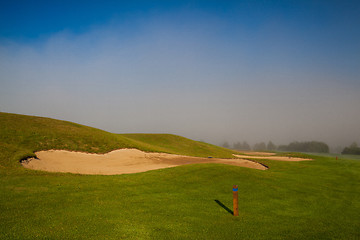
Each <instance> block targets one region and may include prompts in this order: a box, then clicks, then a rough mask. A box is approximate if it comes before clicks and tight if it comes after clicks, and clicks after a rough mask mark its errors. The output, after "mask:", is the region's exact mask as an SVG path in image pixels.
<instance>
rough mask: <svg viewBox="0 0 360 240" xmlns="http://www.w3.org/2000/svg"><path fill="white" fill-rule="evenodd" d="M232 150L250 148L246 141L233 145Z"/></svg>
mask: <svg viewBox="0 0 360 240" xmlns="http://www.w3.org/2000/svg"><path fill="white" fill-rule="evenodd" d="M233 149H235V150H251V147H250V145H249V144H248V143H247V142H246V141H243V142H242V143H241V142H237V143H234V144H233Z"/></svg>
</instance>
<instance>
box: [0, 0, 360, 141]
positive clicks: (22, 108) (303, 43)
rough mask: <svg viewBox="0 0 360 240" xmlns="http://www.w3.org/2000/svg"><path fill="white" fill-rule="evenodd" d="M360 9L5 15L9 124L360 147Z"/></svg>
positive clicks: (19, 9)
mask: <svg viewBox="0 0 360 240" xmlns="http://www.w3.org/2000/svg"><path fill="white" fill-rule="evenodd" d="M359 12H360V1H350V0H312V1H306V0H304V1H295V0H286V1H285V0H274V1H263V0H262V1H256V0H244V1H241V0H239V1H215V0H208V1H186V0H183V1H171V0H169V1H156V0H155V1H137V0H134V1H91V0H88V1H17V0H14V1H1V2H0V111H2V112H10V113H19V114H27V115H36V116H43V117H51V118H56V119H61V120H68V121H72V122H77V123H81V124H84V125H88V126H92V127H96V128H100V129H103V130H106V131H110V132H113V133H172V134H178V135H181V136H184V137H188V138H191V139H194V140H202V141H206V142H210V143H215V144H221V143H222V142H224V141H228V142H230V143H232V142H237V141H247V142H248V143H250V144H254V143H257V142H262V141H263V142H268V141H269V140H271V141H273V142H274V143H275V144H288V143H289V142H291V141H312V140H315V141H324V142H326V143H328V144H329V145H330V146H331V147H337V146H342V147H344V146H348V145H350V144H351V143H352V142H354V141H355V142H358V143H359V144H360V28H359V22H360V16H359Z"/></svg>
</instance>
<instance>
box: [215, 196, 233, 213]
mask: <svg viewBox="0 0 360 240" xmlns="http://www.w3.org/2000/svg"><path fill="white" fill-rule="evenodd" d="M214 201H215V202H216V203H217V204H219V205H220V207H222V208H223V209H225V210H226V211H227V212H228V213H230V214H231V215H234V212H233V211H232V210H231V209H230V208H228V207H227V206H225V205H224V204H223V203H222V202H220V201H219V200H217V199H215V200H214Z"/></svg>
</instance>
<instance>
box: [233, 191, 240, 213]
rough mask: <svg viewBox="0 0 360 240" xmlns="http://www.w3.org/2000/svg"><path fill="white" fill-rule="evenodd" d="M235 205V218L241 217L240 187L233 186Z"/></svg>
mask: <svg viewBox="0 0 360 240" xmlns="http://www.w3.org/2000/svg"><path fill="white" fill-rule="evenodd" d="M233 205H234V216H239V204H238V186H237V185H234V186H233Z"/></svg>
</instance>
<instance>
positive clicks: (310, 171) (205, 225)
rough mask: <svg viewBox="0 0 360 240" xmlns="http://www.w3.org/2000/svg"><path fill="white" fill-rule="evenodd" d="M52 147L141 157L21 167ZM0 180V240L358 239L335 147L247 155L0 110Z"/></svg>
mask: <svg viewBox="0 0 360 240" xmlns="http://www.w3.org/2000/svg"><path fill="white" fill-rule="evenodd" d="M57 150H62V151H64V152H65V153H66V154H70V153H72V154H75V153H76V154H88V155H90V156H95V155H99V156H103V158H101V157H100V158H99V159H100V160H99V159H97V160H94V161H95V162H92V163H91V164H92V165H91V166H93V167H91V168H95V167H96V166H95V165H96V164H97V163H98V164H101V162H103V161H105V158H106V156H107V154H112V152H114V151H115V152H116V151H128V152H129V151H130V152H131V154H138V155H137V156H140V157H138V158H137V161H138V162H131V159H134V155H127V156H130V157H129V158H127V165H131V169H132V170H131V171H128V172H126V171H123V172H121V171H120V172H119V173H114V172H111V171H107V170H106V171H107V172H106V171H105V170H104V172H105V173H103V172H101V170H99V172H96V171H92V172H91V169H90V170H89V171H90V172H86V171H85V172H82V168H83V167H88V168H89V166H90V163H89V164H86V158H83V159H82V160H81V161H82V165H76V166H77V167H76V168H74V169H73V170H72V171H74V172H72V171H70V170H66V168H64V169H65V170H64V171H62V172H61V171H56V169H55V170H54V169H52V170H51V171H46V169H45V170H34V169H31V168H27V167H24V165H26V164H28V163H31V161H43V160H42V158H41V156H40V154H39V155H38V156H37V153H42V152H43V153H44V152H47V153H50V152H58V151H57ZM127 154H130V153H127ZM63 156H66V155H63ZM121 156H122V155H120V157H117V159H118V160H119V161H120V160H121V159H122V157H121ZM124 156H125V155H124ZM142 156H144V157H142ZM165 157H167V158H166V160H164V158H165ZM124 158H125V157H124ZM276 158H278V159H276ZM72 159H73V158H72ZM74 159H75V158H74ZM141 159H146V160H147V161H148V162H146V164H147V165H146V167H143V169H142V170H139V171H135V170H134V171H133V169H136V164H139V169H140V164H143V162H141V161H142V160H141ZM286 159H290V160H286ZM291 159H293V161H291ZM297 159H300V160H302V159H303V160H305V161H300V160H299V161H295V160H297ZM44 160H45V159H44ZM56 160H58V162H60V163H61V161H62V159H61V158H57V159H56ZM65 160H66V159H65V158H64V160H63V161H65ZM279 160H280V161H279ZM72 161H74V162H73V165H72V163H71V162H70V163H69V162H68V163H67V164H68V165H70V166H74V165H75V164H78V163H75V160H72ZM89 161H90V160H89ZM156 161H160V162H156ZM99 162H100V163H99ZM150 163H151V164H153V163H156V164H157V165H158V166H159V167H152V166H153V165H151V167H148V166H150ZM241 164H243V165H241ZM250 164H255V165H256V164H258V165H259V167H258V168H256V167H250ZM255 165H254V166H255ZM258 165H256V166H258ZM143 166H145V165H143ZM46 167H50V166H46ZM120 167H124V166H123V165H121V166H120ZM233 185H238V195H239V216H233V214H232V209H233V205H232V204H233V202H232V187H233ZM0 189H1V190H0V192H1V194H0V239H360V161H359V160H358V159H349V158H343V157H342V156H341V155H340V156H338V159H336V158H335V157H333V156H330V155H329V156H325V155H324V156H321V155H309V154H303V153H283V152H282V153H272V154H264V155H263V156H259V154H257V155H256V156H249V155H248V154H246V153H241V152H237V151H234V150H230V149H226V148H222V147H218V146H214V145H211V144H208V143H204V142H198V141H194V140H190V139H187V138H184V137H181V136H176V135H171V134H116V133H110V132H106V131H103V130H100V129H96V128H92V127H88V126H84V125H81V124H77V123H72V122H67V121H61V120H55V119H50V118H44V117H35V116H27V115H19V114H11V113H1V112H0Z"/></svg>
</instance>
